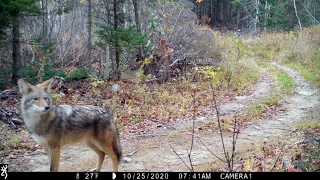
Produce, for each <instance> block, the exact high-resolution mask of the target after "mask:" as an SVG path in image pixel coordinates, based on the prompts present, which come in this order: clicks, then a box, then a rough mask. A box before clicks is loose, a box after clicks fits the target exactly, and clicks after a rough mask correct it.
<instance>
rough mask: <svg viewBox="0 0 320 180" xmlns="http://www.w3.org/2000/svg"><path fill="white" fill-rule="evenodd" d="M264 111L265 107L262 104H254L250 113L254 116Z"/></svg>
mask: <svg viewBox="0 0 320 180" xmlns="http://www.w3.org/2000/svg"><path fill="white" fill-rule="evenodd" d="M262 111H263V107H262V106H261V105H260V104H258V105H254V106H252V108H251V110H250V111H249V113H250V114H251V116H253V117H258V116H260V115H261V113H262Z"/></svg>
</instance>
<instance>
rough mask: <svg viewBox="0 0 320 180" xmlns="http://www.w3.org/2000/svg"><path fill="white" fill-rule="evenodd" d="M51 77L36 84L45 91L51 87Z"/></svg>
mask: <svg viewBox="0 0 320 180" xmlns="http://www.w3.org/2000/svg"><path fill="white" fill-rule="evenodd" d="M53 80H54V79H53V78H51V79H49V80H46V81H45V82H43V83H41V84H39V85H38V86H40V87H42V88H43V89H44V90H45V91H47V92H48V91H49V90H50V89H51V85H52V83H53Z"/></svg>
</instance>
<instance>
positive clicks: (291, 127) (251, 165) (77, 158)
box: [3, 63, 320, 172]
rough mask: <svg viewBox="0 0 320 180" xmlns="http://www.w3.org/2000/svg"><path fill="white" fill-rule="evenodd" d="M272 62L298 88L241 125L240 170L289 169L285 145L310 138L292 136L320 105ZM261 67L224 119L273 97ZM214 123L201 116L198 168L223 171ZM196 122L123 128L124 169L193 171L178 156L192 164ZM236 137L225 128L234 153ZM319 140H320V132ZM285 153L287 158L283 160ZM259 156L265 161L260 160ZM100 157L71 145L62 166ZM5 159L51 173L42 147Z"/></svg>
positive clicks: (72, 167) (81, 167)
mask: <svg viewBox="0 0 320 180" xmlns="http://www.w3.org/2000/svg"><path fill="white" fill-rule="evenodd" d="M271 65H272V66H275V67H277V68H279V69H282V70H283V71H285V72H286V73H287V74H288V75H290V76H291V78H292V79H293V80H294V90H293V92H292V93H291V94H290V95H284V94H283V95H282V97H281V100H280V101H279V105H278V108H277V109H276V110H274V111H273V116H272V117H269V118H268V117H267V118H258V119H255V120H254V121H251V122H249V123H247V124H246V125H243V126H240V127H238V128H239V133H238V138H237V142H236V154H235V155H236V156H235V161H234V164H235V167H234V169H235V170H236V171H258V169H255V168H258V166H259V168H261V170H262V171H270V168H273V165H275V164H276V163H277V161H279V163H281V166H286V169H288V168H289V166H290V164H291V163H288V162H290V160H291V159H290V157H287V159H286V158H285V154H289V152H287V151H284V150H283V149H282V148H283V147H282V146H286V147H287V148H289V149H291V148H290V147H292V146H295V145H297V141H298V142H302V141H303V140H302V139H303V138H304V137H301V136H298V139H297V137H295V138H294V139H292V134H293V133H296V134H299V133H300V131H299V130H297V129H295V125H296V124H297V123H299V122H301V121H304V120H305V119H306V116H307V115H308V114H309V113H310V110H312V109H313V108H316V107H318V106H319V102H320V96H319V91H318V89H316V88H314V87H313V86H311V85H310V84H309V83H308V82H307V81H306V80H305V79H304V78H303V77H302V76H301V75H300V74H299V73H298V72H297V71H295V70H292V69H289V68H287V67H284V66H281V65H279V64H275V63H274V64H271ZM260 69H261V71H262V73H261V74H262V75H261V78H260V79H259V80H258V81H257V82H256V84H255V86H254V87H253V88H252V89H250V92H249V93H247V95H243V96H235V97H232V98H231V99H228V100H227V101H221V102H218V107H219V111H220V114H221V117H220V119H224V118H225V117H229V116H232V115H235V114H236V113H241V112H242V111H245V110H246V109H248V108H249V107H251V106H253V105H255V104H257V103H259V102H261V101H263V100H265V99H266V98H268V97H270V96H271V95H272V93H273V92H274V89H273V88H274V85H273V81H274V79H273V77H272V74H271V73H269V72H268V71H267V70H266V69H265V68H262V67H260ZM213 114H214V113H213ZM214 121H215V122H216V121H217V117H216V116H215V115H213V116H201V117H197V118H196V119H195V128H194V130H195V131H194V135H195V136H194V138H195V139H194V142H193V149H192V153H191V160H192V164H193V168H194V169H195V171H211V170H212V171H215V170H219V169H220V170H221V169H223V166H225V163H223V162H221V161H220V160H219V159H218V158H216V157H215V156H214V155H213V154H212V153H211V152H213V153H214V154H215V155H216V156H218V157H220V158H221V159H224V154H223V146H222V143H221V137H220V134H219V132H218V131H217V130H212V129H206V128H203V127H206V126H207V125H210V123H212V122H214ZM192 126H193V121H192V120H188V121H175V122H168V123H164V124H162V125H161V126H159V128H155V129H150V130H148V129H146V130H145V132H146V133H144V134H135V135H133V134H127V133H125V131H123V132H122V133H121V134H120V138H121V146H122V150H123V157H124V160H125V161H122V162H121V164H120V166H119V171H161V172H163V171H170V172H171V171H188V167H187V166H186V165H185V164H184V163H183V162H182V161H181V159H180V158H179V157H178V155H179V156H180V157H181V158H182V159H183V160H184V161H185V162H186V164H187V165H188V166H189V167H190V163H189V159H188V151H189V150H190V146H191V139H192ZM146 128H147V127H146ZM232 135H233V133H232V132H230V131H229V132H228V131H227V132H223V138H224V143H225V148H226V150H227V151H229V153H230V152H231V149H232V143H231V142H232V137H233V136H232ZM24 136H25V138H27V139H29V140H25V141H24V142H26V143H28V142H29V143H30V142H33V140H32V138H31V137H30V136H29V135H28V134H27V133H24ZM299 138H300V139H299ZM315 138H320V137H319V133H317V136H316V137H315ZM199 139H200V140H201V142H200V140H199ZM300 140H301V141H300ZM33 143H34V142H33ZM272 143H273V144H274V143H275V144H279V143H280V145H279V146H276V147H274V150H273V151H272V150H271V149H272V146H270V147H269V149H268V150H266V146H265V145H266V144H272ZM170 145H171V146H172V147H173V149H174V150H175V152H174V151H173V149H172V148H171V147H170ZM204 145H205V146H204ZM36 146H37V145H36ZM263 147H264V148H263ZM208 149H209V150H210V151H211V152H210V151H209V150H208ZM261 149H263V153H262V156H264V157H260V154H261V151H262V150H261ZM284 149H285V148H284ZM266 151H268V153H269V155H270V156H269V155H267V156H268V157H269V158H267V160H266V156H265V152H266ZM270 152H272V153H270ZM281 153H282V155H281V157H282V158H280V159H281V160H279V156H280V154H281ZM271 155H272V156H271ZM291 158H292V157H291ZM254 159H256V160H257V161H254ZM259 159H260V161H259V162H260V164H259V163H257V162H258V160H259ZM97 160H98V157H97V155H96V154H95V153H94V152H93V151H92V150H91V149H89V148H88V147H86V146H85V145H82V144H78V145H76V146H72V147H71V146H70V147H69V146H67V147H64V148H63V149H62V152H61V161H60V170H61V171H89V170H90V169H93V168H95V166H96V163H97ZM280 161H281V162H280ZM3 162H4V163H8V164H9V170H10V171H33V172H36V171H49V160H48V157H47V156H46V154H45V153H44V150H43V149H42V148H41V147H39V146H37V148H36V149H32V148H31V150H28V151H22V150H21V151H14V152H11V153H10V154H9V155H8V156H5V157H4V158H3ZM261 162H263V163H261ZM268 164H269V165H268ZM221 166H222V168H221ZM101 171H112V164H111V160H110V158H109V157H106V161H105V164H104V166H103V168H102V169H101Z"/></svg>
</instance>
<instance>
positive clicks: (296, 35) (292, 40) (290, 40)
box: [252, 25, 320, 88]
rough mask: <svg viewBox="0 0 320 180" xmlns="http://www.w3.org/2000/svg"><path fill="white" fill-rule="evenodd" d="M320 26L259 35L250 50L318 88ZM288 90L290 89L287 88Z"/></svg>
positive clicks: (319, 73) (319, 77) (319, 84)
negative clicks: (279, 64) (295, 72)
mask: <svg viewBox="0 0 320 180" xmlns="http://www.w3.org/2000/svg"><path fill="white" fill-rule="evenodd" d="M319 44H320V25H317V26H312V27H308V28H303V30H302V32H300V31H292V32H281V33H266V34H262V35H260V38H259V39H258V41H257V42H256V43H255V44H254V45H253V47H252V50H253V52H254V53H255V55H257V56H258V57H260V58H261V59H264V60H265V61H269V62H270V61H276V62H278V63H281V64H283V65H285V66H288V67H290V68H292V69H295V70H297V71H299V72H300V73H301V74H302V75H303V76H304V77H305V78H306V79H307V80H308V81H309V82H311V83H312V84H314V85H316V86H317V87H320V48H319ZM288 88H290V87H288Z"/></svg>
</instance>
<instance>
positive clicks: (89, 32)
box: [87, 0, 92, 74]
mask: <svg viewBox="0 0 320 180" xmlns="http://www.w3.org/2000/svg"><path fill="white" fill-rule="evenodd" d="M91 7H92V5H91V0H88V57H87V60H88V61H89V74H92V58H91V53H92V43H91V39H92V35H91V29H92V16H91Z"/></svg>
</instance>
